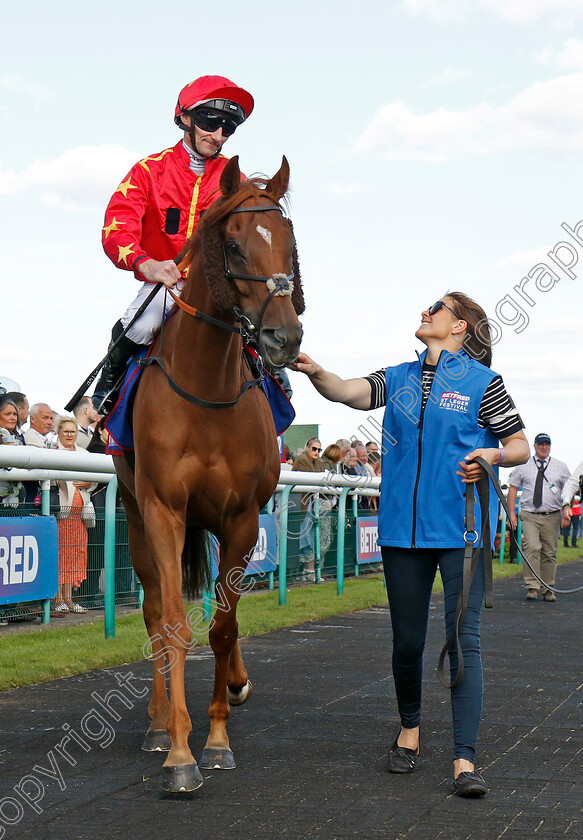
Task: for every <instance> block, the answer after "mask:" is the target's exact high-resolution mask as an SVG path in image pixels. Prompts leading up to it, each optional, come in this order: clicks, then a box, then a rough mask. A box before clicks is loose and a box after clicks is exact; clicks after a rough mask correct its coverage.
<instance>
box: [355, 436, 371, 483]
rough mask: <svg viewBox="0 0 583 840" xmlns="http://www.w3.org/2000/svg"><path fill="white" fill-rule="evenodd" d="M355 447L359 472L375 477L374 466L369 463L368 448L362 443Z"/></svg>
mask: <svg viewBox="0 0 583 840" xmlns="http://www.w3.org/2000/svg"><path fill="white" fill-rule="evenodd" d="M354 448H355V449H356V459H357V462H358V463H357V465H356V470H357V472H358V473H359V474H360V475H367V476H368V477H369V478H373V476H374V469H373V468H372V464H370V463H369V455H368V449H367V448H366V447H365V446H364V444H362V443H359V444H357V445H356V446H355V447H354Z"/></svg>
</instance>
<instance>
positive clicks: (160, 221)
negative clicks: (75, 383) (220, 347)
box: [93, 76, 253, 414]
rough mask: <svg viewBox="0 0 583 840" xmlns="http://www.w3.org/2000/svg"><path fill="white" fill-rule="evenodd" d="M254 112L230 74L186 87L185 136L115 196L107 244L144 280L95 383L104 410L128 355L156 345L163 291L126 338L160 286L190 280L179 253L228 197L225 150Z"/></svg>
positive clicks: (180, 120)
mask: <svg viewBox="0 0 583 840" xmlns="http://www.w3.org/2000/svg"><path fill="white" fill-rule="evenodd" d="M252 110H253V97H252V96H251V94H250V93H248V92H247V91H246V90H244V89H243V88H241V87H238V86H237V85H236V84H234V83H233V82H231V81H230V80H229V79H226V78H225V77H224V76H202V77H201V78H199V79H195V80H194V81H193V82H190V84H188V85H186V87H184V88H183V89H182V90H181V91H180V94H179V96H178V104H177V105H176V110H175V116H174V122H175V123H176V125H177V126H178V128H179V129H180V130H181V131H182V139H181V140H179V142H178V143H177V144H176V145H175V146H173V147H172V148H170V149H166V150H165V151H163V152H162V153H161V154H155V155H151V156H150V157H148V158H146V159H145V160H142V161H138V163H136V164H135V166H134V167H133V168H132V169H131V170H130V172H129V173H128V174H127V175H126V177H125V178H124V180H123V181H122V183H121V184H120V186H119V187H118V188H117V190H116V191H115V193H114V194H113V196H112V197H111V199H110V202H109V204H108V206H107V209H106V211H105V226H104V228H103V248H104V250H105V253H106V254H107V256H108V257H109V258H110V259H111V260H112V262H113V263H114V265H115V266H116V267H117V268H123V269H126V270H127V271H133V272H134V276H135V277H136V279H137V280H140V281H141V283H142V285H141V288H140V291H139V292H138V295H137V297H136V299H135V300H134V301H133V303H131V304H130V306H129V307H128V309H127V310H126V312H125V314H124V315H123V316H122V318H121V320H120V321H118V322H117V323H116V324H115V326H114V327H113V330H112V342H113V341H116V342H117V343H116V346H115V349H113V350H112V352H111V355H110V357H109V358H108V360H107V362H106V364H105V365H104V367H103V372H102V375H101V377H100V379H99V382H98V383H97V385H96V386H95V393H94V394H93V402H94V404H95V407H96V408H97V409H98V411H100V412H101V413H103V414H106V413H107V412H108V411H109V410H110V409H111V407H112V406H113V404H114V399H115V394H114V392H113V391H112V389H113V388H114V387H115V386H116V383H117V382H118V380H119V379H120V378H121V376H122V374H123V373H124V371H125V367H126V364H127V361H128V359H129V358H130V357H131V356H132V355H133V354H134V353H135V352H136V351H137V350H138V348H139V347H140V346H143V345H148V344H150V343H151V341H152V340H153V338H154V336H155V335H156V333H157V331H158V330H159V329H160V323H161V321H162V317H163V315H164V312H165V311H166V312H167V311H168V310H169V309H170V308H171V307H172V306H173V305H174V301H173V300H172V298H171V297H170V295H166V294H162V292H159V293H158V294H157V295H156V297H155V298H154V300H153V301H151V303H150V304H149V305H148V308H147V309H146V311H145V312H144V313H142V315H141V316H140V317H139V318H138V319H137V321H135V322H134V323H133V324H132V326H131V327H130V328H129V330H128V332H127V333H126V334H125V335H124V336H123V338H121V335H122V332H123V330H124V328H125V327H127V326H129V324H130V322H131V321H132V319H133V318H134V316H135V314H136V312H137V310H138V308H139V307H140V306H141V304H142V303H143V302H144V301H145V300H146V298H147V297H148V295H149V294H150V293H151V291H152V288H153V286H152V284H153V283H162V284H164V285H165V286H166V287H168V288H170V289H175V293H177V294H178V295H180V293H181V291H182V288H183V285H184V283H183V278H182V275H181V273H180V270H179V269H178V268H177V266H176V263H175V258H176V257H177V255H178V253H179V252H180V251H181V250H182V248H183V246H184V244H185V242H186V241H187V239H188V238H189V237H190V236H192V234H193V233H194V231H195V230H196V228H197V226H198V223H199V221H200V217H201V213H202V212H204V210H206V208H208V207H209V206H210V205H211V204H212V202H213V201H215V200H216V199H217V198H219V196H220V195H221V192H220V190H219V183H220V178H221V174H222V172H223V170H224V168H225V166H226V165H227V161H228V159H227V158H226V157H224V155H222V154H221V150H222V148H223V146H224V144H225V142H226V141H227V140H228V138H229V137H230V136H231V135H232V134H233V133H234V132H235V129H236V128H237V127H238V126H240V125H241V124H242V123H243V122H244V121H245V120H246V119H247V117H248V116H249V115H250V114H251V111H252ZM110 347H111V345H110ZM108 395H109V397H108ZM106 398H107V400H106ZM102 406H103V407H102Z"/></svg>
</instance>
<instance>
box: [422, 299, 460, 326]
mask: <svg viewBox="0 0 583 840" xmlns="http://www.w3.org/2000/svg"><path fill="white" fill-rule="evenodd" d="M442 306H445V308H446V309H449V311H450V312H451V314H452V315H455V317H456V318H459V319H460V321H461V320H462V319H461V318H460V316H459V315H458V314H457V312H454V311H453V309H452V308H451V306H448V305H447V303H446V302H445V301H443V300H438V301H437V302H436V303H434V304H433V306H430V307H429V308H428V309H427V313H428V314H429V315H435V313H436V312H439V310H440V309H441V307H442Z"/></svg>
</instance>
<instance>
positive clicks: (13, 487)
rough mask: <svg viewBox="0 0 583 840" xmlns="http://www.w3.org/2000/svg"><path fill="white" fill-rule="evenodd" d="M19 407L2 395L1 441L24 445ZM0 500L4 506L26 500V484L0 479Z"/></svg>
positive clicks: (12, 505) (10, 505)
mask: <svg viewBox="0 0 583 840" xmlns="http://www.w3.org/2000/svg"><path fill="white" fill-rule="evenodd" d="M17 424H18V409H17V408H16V405H15V403H14V402H13V400H11V399H10V398H9V397H8V396H7V395H4V396H1V397H0V443H1V444H2V445H8V446H22V441H21V440H20V438H19V437H18V435H17ZM0 501H1V502H2V505H3V506H4V507H9V508H16V507H18V505H19V504H20V502H22V501H24V486H23V485H22V484H21V483H20V482H19V481H0Z"/></svg>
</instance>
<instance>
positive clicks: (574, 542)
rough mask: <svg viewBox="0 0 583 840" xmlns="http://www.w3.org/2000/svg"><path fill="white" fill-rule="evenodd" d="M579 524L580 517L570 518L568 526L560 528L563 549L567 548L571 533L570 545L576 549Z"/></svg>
mask: <svg viewBox="0 0 583 840" xmlns="http://www.w3.org/2000/svg"><path fill="white" fill-rule="evenodd" d="M580 522H581V516H580V515H579V516H572V517H571V523H570V525H567V527H566V528H561V533H562V534H563V545H564V546H565V548H568V546H569V533H571V529H572V533H571V545H572V547H573V548H577V535H578V534H579V523H580Z"/></svg>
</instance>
